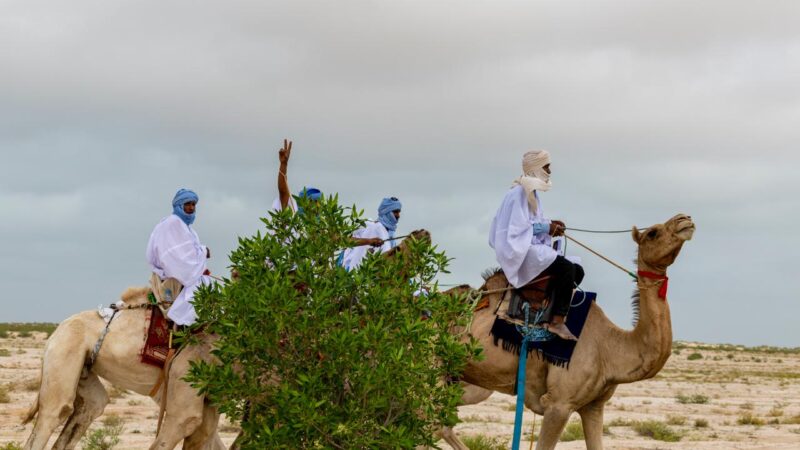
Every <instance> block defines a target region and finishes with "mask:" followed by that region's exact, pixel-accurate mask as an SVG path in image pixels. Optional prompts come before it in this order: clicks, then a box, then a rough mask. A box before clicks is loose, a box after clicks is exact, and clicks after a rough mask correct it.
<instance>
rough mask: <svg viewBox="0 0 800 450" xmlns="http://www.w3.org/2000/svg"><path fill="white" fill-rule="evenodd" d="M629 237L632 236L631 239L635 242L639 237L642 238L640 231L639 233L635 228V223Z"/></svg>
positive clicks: (637, 241)
mask: <svg viewBox="0 0 800 450" xmlns="http://www.w3.org/2000/svg"><path fill="white" fill-rule="evenodd" d="M631 237H633V241H634V242H636V243H637V244H638V243H639V239H641V238H642V233H639V229H638V228H636V226H635V225H634V227H633V229H632V230H631Z"/></svg>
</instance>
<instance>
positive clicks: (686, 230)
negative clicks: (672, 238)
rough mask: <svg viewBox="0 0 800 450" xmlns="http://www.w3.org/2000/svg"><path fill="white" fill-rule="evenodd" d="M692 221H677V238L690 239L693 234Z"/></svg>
mask: <svg viewBox="0 0 800 450" xmlns="http://www.w3.org/2000/svg"><path fill="white" fill-rule="evenodd" d="M694 230H695V226H694V222H692V221H691V219H681V220H680V221H679V222H678V226H677V230H676V231H675V234H676V235H678V237H679V238H681V239H683V240H684V241H689V240H691V239H692V236H693V235H694Z"/></svg>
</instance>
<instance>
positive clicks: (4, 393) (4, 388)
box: [0, 384, 11, 403]
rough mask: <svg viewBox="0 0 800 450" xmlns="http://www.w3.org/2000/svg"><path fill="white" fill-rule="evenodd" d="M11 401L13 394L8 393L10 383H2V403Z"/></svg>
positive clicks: (0, 389) (0, 396)
mask: <svg viewBox="0 0 800 450" xmlns="http://www.w3.org/2000/svg"><path fill="white" fill-rule="evenodd" d="M9 402H11V396H10V395H8V385H6V384H3V385H0V403H9Z"/></svg>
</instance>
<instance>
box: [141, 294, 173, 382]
mask: <svg viewBox="0 0 800 450" xmlns="http://www.w3.org/2000/svg"><path fill="white" fill-rule="evenodd" d="M145 317H146V319H145V329H146V330H147V332H146V333H145V337H144V347H142V362H143V363H145V364H150V365H151V366H156V367H158V368H159V369H163V368H164V361H166V360H167V353H169V324H168V323H167V318H166V317H164V314H163V313H162V312H161V309H160V308H158V307H157V306H154V305H150V306H149V307H148V308H147V314H146V316H145Z"/></svg>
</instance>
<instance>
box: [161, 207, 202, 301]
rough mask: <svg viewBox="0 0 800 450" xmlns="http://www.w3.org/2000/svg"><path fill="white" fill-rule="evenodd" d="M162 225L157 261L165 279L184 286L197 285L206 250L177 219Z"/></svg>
mask: <svg viewBox="0 0 800 450" xmlns="http://www.w3.org/2000/svg"><path fill="white" fill-rule="evenodd" d="M176 219H177V220H169V221H168V222H166V223H164V224H163V225H164V227H163V228H162V230H161V233H160V239H159V240H160V243H159V245H158V247H159V259H160V260H161V263H162V264H163V267H164V272H165V274H166V276H167V277H171V278H175V279H176V280H178V281H180V283H181V284H182V285H184V286H190V285H193V284H195V283H197V280H199V279H200V277H201V276H202V275H203V272H205V270H206V248H205V247H204V246H202V245H200V243H199V242H198V240H197V237H196V235H195V234H194V233H193V232H192V231H191V230H190V229H189V227H187V226H186V224H184V223H183V222H181V220H180V219H179V218H177V217H176Z"/></svg>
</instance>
